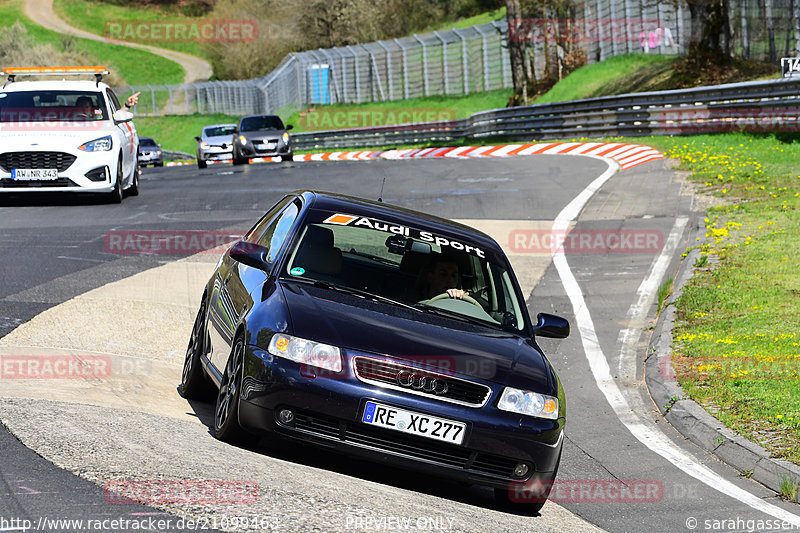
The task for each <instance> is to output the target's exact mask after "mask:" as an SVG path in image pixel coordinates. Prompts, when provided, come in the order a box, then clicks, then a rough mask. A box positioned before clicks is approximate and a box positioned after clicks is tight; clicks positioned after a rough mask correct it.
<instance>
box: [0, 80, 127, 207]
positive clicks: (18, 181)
mask: <svg viewBox="0 0 800 533" xmlns="http://www.w3.org/2000/svg"><path fill="white" fill-rule="evenodd" d="M3 73H4V74H5V75H7V76H8V81H7V82H6V83H5V84H4V85H3V87H2V88H0V193H28V192H51V193H52V192H83V193H100V194H103V195H104V196H105V197H106V199H107V200H108V201H110V202H112V203H120V202H121V201H122V198H123V196H124V195H125V194H128V195H131V196H135V195H137V194H138V193H139V171H138V168H139V165H138V163H137V159H138V153H139V137H138V135H137V133H136V128H135V126H134V124H133V114H132V113H130V112H129V111H127V110H125V108H124V107H123V106H122V104H120V101H119V99H118V98H117V96H116V95H115V94H114V91H112V90H111V87H109V86H108V85H106V84H105V83H103V82H102V81H101V79H102V76H103V75H104V74H107V73H108V71H106V69H105V68H104V67H64V68H57V67H55V68H49V67H25V68H4V69H3ZM78 74H81V75H84V76H85V75H87V74H90V75H91V74H93V75H95V78H96V79H95V81H89V80H67V79H65V78H64V76H68V75H78ZM21 75H34V76H60V77H62V79H59V80H58V81H50V80H47V81H16V77H17V76H21Z"/></svg>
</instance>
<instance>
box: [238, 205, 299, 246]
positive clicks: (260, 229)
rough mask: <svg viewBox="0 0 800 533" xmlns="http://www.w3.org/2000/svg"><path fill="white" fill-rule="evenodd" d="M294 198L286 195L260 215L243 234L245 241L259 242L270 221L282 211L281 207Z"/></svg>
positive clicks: (270, 223)
mask: <svg viewBox="0 0 800 533" xmlns="http://www.w3.org/2000/svg"><path fill="white" fill-rule="evenodd" d="M292 200H294V197H293V196H287V197H286V198H284V199H283V200H281V201H280V202H278V203H277V204H276V205H275V207H273V208H272V209H270V210H269V211H267V214H266V215H264V216H263V217H261V220H259V221H258V222H256V223H255V225H254V226H253V227H252V228H250V231H248V232H247V234H246V235H245V236H244V240H245V241H247V242H252V243H256V244H260V243H261V240H262V236H263V235H264V233H265V232H266V231H267V230H268V228H269V226H271V225H272V221H273V220H274V219H275V217H276V216H278V213H280V212H281V211H283V208H284V207H286V204H288V203H289V202H291V201H292Z"/></svg>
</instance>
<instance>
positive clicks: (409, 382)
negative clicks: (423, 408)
mask: <svg viewBox="0 0 800 533" xmlns="http://www.w3.org/2000/svg"><path fill="white" fill-rule="evenodd" d="M397 384H398V385H400V386H401V387H406V388H407V389H414V390H418V391H422V392H427V393H430V394H436V395H439V396H441V395H442V394H447V391H448V390H449V389H450V387H448V385H447V381H446V380H444V379H440V378H435V377H432V376H423V375H422V374H417V373H415V372H412V371H410V370H401V371H400V372H398V373H397Z"/></svg>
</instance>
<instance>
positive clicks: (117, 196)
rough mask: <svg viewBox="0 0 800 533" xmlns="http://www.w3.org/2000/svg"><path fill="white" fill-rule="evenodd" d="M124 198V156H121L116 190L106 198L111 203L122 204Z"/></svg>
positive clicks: (118, 162)
mask: <svg viewBox="0 0 800 533" xmlns="http://www.w3.org/2000/svg"><path fill="white" fill-rule="evenodd" d="M122 196H123V192H122V154H120V156H119V160H118V161H117V181H116V183H115V184H114V190H113V191H111V192H110V193H108V196H107V197H106V198H107V199H108V202H109V203H112V204H121V203H122Z"/></svg>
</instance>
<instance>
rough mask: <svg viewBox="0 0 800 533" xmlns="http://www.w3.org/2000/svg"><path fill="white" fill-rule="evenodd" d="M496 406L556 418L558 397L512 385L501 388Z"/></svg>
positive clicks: (551, 418)
mask: <svg viewBox="0 0 800 533" xmlns="http://www.w3.org/2000/svg"><path fill="white" fill-rule="evenodd" d="M497 408H498V409H500V410H501V411H510V412H512V413H519V414H521V415H528V416H535V417H538V418H547V419H549V420H555V419H557V418H558V398H554V397H552V396H548V395H546V394H539V393H537V392H530V391H526V390H520V389H515V388H513V387H506V388H505V389H503V394H502V395H501V396H500V401H499V402H498V403H497Z"/></svg>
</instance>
